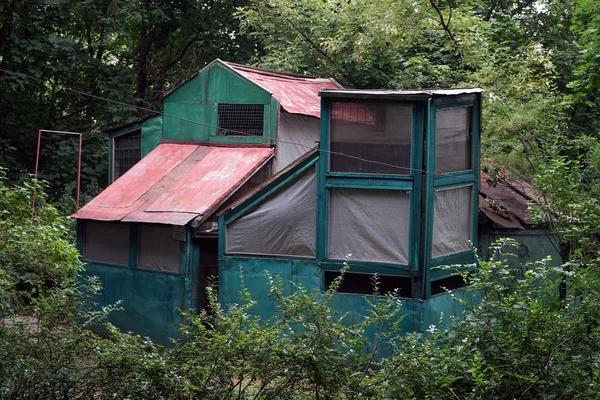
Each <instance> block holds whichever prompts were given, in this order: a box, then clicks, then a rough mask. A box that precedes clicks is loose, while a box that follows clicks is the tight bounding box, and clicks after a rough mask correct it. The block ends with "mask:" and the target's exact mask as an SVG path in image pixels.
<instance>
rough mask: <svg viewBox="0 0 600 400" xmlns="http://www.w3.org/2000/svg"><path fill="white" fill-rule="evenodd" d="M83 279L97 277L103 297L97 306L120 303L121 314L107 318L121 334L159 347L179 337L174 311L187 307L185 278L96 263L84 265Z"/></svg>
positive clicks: (179, 319)
mask: <svg viewBox="0 0 600 400" xmlns="http://www.w3.org/2000/svg"><path fill="white" fill-rule="evenodd" d="M86 276H97V277H98V278H99V279H100V281H101V282H102V287H103V290H102V293H100V294H99V295H98V297H97V298H96V299H95V300H96V302H97V303H98V306H100V307H102V306H106V305H110V304H115V303H116V302H117V301H119V300H121V306H122V307H123V308H124V310H122V311H115V312H114V313H113V314H111V316H110V317H109V321H110V322H111V323H112V324H114V325H115V326H117V327H119V328H120V329H121V330H123V331H125V332H127V331H131V332H134V333H137V334H140V335H142V336H148V337H150V338H151V339H152V340H153V341H155V342H157V343H161V344H167V343H168V338H169V337H171V338H177V337H178V336H179V326H180V324H181V318H180V315H179V312H178V311H177V310H176V308H180V309H181V308H185V306H186V304H185V303H184V300H185V279H184V277H182V276H180V275H175V274H164V273H159V272H152V271H146V270H141V269H134V268H125V267H114V266H108V265H103V264H97V263H89V264H86V266H85V271H84V272H83V273H82V277H84V278H85V277H86Z"/></svg>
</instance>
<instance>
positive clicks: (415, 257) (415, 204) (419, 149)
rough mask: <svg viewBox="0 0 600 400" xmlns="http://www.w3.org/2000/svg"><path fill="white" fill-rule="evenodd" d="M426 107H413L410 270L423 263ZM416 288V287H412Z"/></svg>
mask: <svg viewBox="0 0 600 400" xmlns="http://www.w3.org/2000/svg"><path fill="white" fill-rule="evenodd" d="M424 117H425V107H424V105H423V104H422V103H419V104H415V105H414V106H413V115H412V139H411V142H412V151H411V168H412V170H411V173H410V175H411V176H412V180H413V189H412V191H411V192H410V222H409V225H410V226H409V230H410V231H409V258H408V264H409V268H411V269H415V270H417V269H418V268H419V264H420V261H421V256H420V254H419V253H420V245H421V214H422V213H421V202H422V193H421V191H422V187H423V172H422V169H423V145H424V141H425V130H424V129H425V124H424ZM412 286H413V287H414V285H412Z"/></svg>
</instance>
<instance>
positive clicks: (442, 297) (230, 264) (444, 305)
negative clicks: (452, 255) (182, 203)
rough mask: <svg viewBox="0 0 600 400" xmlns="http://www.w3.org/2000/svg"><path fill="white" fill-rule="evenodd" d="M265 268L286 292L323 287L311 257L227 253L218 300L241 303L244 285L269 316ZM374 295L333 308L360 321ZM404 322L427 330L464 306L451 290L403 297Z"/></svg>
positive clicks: (345, 299) (343, 297) (462, 294)
mask: <svg viewBox="0 0 600 400" xmlns="http://www.w3.org/2000/svg"><path fill="white" fill-rule="evenodd" d="M266 271H268V273H269V274H270V275H271V276H272V277H273V278H274V279H281V280H282V283H283V288H284V293H287V294H290V293H292V292H293V290H294V287H295V286H296V285H302V286H304V287H305V288H306V289H309V290H313V289H316V290H322V288H323V277H322V275H323V272H322V269H321V268H320V267H319V266H318V265H316V263H315V261H314V260H313V261H310V260H289V259H288V260H285V259H275V258H265V257H263V258H259V257H241V256H224V257H223V260H222V261H221V262H220V265H219V301H220V303H221V304H223V305H225V306H226V305H227V304H234V303H239V301H240V288H241V283H242V279H243V283H244V286H245V287H246V289H247V290H248V291H249V292H250V293H251V294H252V299H253V300H255V301H256V302H257V303H256V306H255V308H254V312H255V314H256V315H260V316H261V317H262V318H265V319H267V318H270V317H272V316H274V315H275V313H276V312H277V310H276V304H275V301H274V300H273V299H272V298H271V297H269V290H268V288H269V285H268V283H269V282H268V278H267V274H266ZM453 293H454V295H455V296H456V297H458V298H464V299H467V298H472V299H473V300H474V301H476V299H475V298H474V297H473V295H472V294H470V293H468V292H467V291H465V290H457V291H454V292H453ZM370 300H371V301H372V300H373V296H364V295H357V294H347V293H339V294H338V295H337V296H336V298H335V299H334V302H333V305H332V307H333V310H334V311H335V312H336V313H338V315H340V316H342V315H344V316H345V317H344V322H345V323H348V324H350V323H357V322H359V321H360V320H361V319H362V318H364V317H365V316H366V315H367V314H368V312H369V303H368V302H369V301H370ZM402 309H403V310H402V312H401V315H405V317H404V319H403V320H402V321H401V329H402V331H403V332H412V331H424V330H426V329H427V328H428V327H429V325H431V324H435V325H438V321H439V319H440V315H441V313H443V315H444V316H445V320H446V322H447V321H449V319H450V317H451V316H460V315H462V312H463V309H462V307H461V306H460V305H459V303H458V302H456V301H454V300H452V299H451V295H450V294H448V293H442V294H439V295H436V296H432V297H431V298H430V299H429V300H426V301H422V300H418V299H404V300H403V301H402Z"/></svg>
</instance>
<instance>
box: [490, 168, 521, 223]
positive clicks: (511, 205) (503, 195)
mask: <svg viewBox="0 0 600 400" xmlns="http://www.w3.org/2000/svg"><path fill="white" fill-rule="evenodd" d="M479 192H480V193H481V194H483V195H484V196H485V197H487V198H488V199H490V200H493V201H495V202H496V203H498V204H499V205H501V206H502V207H503V208H504V209H505V210H506V211H507V212H509V213H510V214H512V215H514V217H516V218H518V220H519V221H521V222H523V223H524V224H526V225H529V224H531V221H530V220H529V218H528V216H527V209H528V207H529V205H528V200H529V198H527V197H525V196H523V195H522V194H521V193H519V192H518V191H516V190H514V189H513V188H511V187H510V185H508V184H499V185H497V186H495V187H494V186H490V184H489V183H488V182H487V180H486V179H485V178H482V179H481V180H480V185H479ZM510 219H512V218H510Z"/></svg>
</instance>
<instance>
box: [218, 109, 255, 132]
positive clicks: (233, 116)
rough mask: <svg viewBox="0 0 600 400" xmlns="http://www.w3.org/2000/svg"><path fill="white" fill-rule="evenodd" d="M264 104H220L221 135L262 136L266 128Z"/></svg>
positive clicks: (219, 128) (219, 130)
mask: <svg viewBox="0 0 600 400" xmlns="http://www.w3.org/2000/svg"><path fill="white" fill-rule="evenodd" d="M264 109H265V106H264V105H262V104H219V110H218V114H219V127H218V129H217V134H218V135H219V136H262V135H263V130H264Z"/></svg>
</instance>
